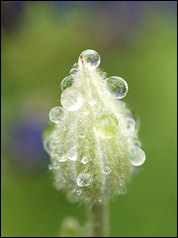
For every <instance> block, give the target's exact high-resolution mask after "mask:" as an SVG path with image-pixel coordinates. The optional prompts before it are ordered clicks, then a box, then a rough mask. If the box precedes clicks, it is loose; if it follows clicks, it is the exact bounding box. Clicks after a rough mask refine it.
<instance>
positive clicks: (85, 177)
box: [77, 173, 91, 187]
mask: <svg viewBox="0 0 178 238" xmlns="http://www.w3.org/2000/svg"><path fill="white" fill-rule="evenodd" d="M90 182H91V176H90V174H83V173H82V174H80V175H79V176H78V177H77V184H78V186H80V187H87V186H88V185H89V184H90Z"/></svg>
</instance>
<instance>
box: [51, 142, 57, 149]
mask: <svg viewBox="0 0 178 238" xmlns="http://www.w3.org/2000/svg"><path fill="white" fill-rule="evenodd" d="M50 146H51V147H52V148H55V147H56V146H57V143H56V141H55V140H52V141H51V143H50Z"/></svg>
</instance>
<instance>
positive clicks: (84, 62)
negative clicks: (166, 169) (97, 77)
mask: <svg viewBox="0 0 178 238" xmlns="http://www.w3.org/2000/svg"><path fill="white" fill-rule="evenodd" d="M100 62H101V58H100V56H99V54H98V53H97V52H96V51H94V50H85V51H83V52H82V53H81V54H80V56H79V60H78V64H79V67H80V68H85V67H86V68H88V69H89V70H94V69H96V68H97V67H98V66H99V64H100Z"/></svg>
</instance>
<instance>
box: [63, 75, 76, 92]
mask: <svg viewBox="0 0 178 238" xmlns="http://www.w3.org/2000/svg"><path fill="white" fill-rule="evenodd" d="M73 81H74V79H73V77H72V76H67V77H65V78H64V79H63V80H62V82H61V90H62V91H64V90H65V89H66V88H69V87H70V86H71V85H72V84H73Z"/></svg>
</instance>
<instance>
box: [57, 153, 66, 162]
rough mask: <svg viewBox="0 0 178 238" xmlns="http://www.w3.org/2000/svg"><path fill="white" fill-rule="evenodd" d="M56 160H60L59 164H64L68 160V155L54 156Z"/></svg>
mask: <svg viewBox="0 0 178 238" xmlns="http://www.w3.org/2000/svg"><path fill="white" fill-rule="evenodd" d="M54 158H55V159H56V160H58V161H59V162H64V161H66V160H67V156H66V155H61V153H60V154H57V153H56V154H54Z"/></svg>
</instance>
